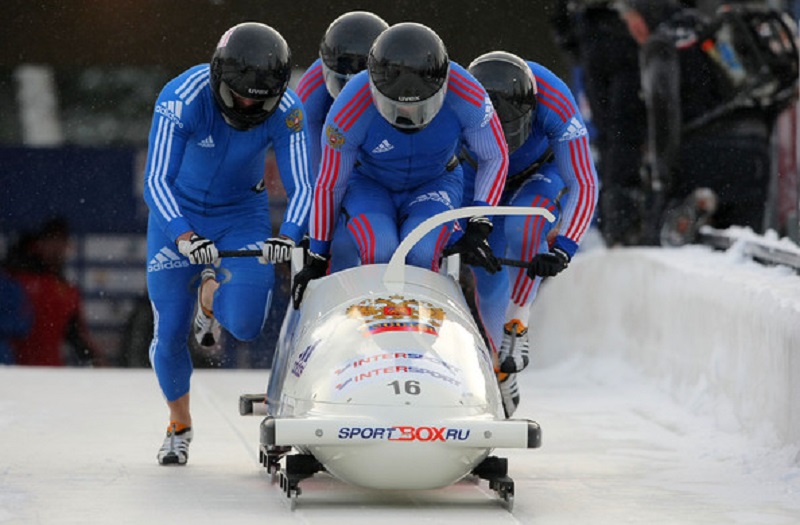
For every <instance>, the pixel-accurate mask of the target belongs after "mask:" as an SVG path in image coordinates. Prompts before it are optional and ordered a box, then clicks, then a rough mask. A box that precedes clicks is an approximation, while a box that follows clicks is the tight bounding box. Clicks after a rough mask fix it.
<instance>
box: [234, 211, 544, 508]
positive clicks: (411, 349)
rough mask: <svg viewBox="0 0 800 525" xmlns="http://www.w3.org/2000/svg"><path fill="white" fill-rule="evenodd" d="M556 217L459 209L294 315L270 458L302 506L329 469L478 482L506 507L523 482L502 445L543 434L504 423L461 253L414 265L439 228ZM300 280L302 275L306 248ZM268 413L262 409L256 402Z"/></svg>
mask: <svg viewBox="0 0 800 525" xmlns="http://www.w3.org/2000/svg"><path fill="white" fill-rule="evenodd" d="M486 213H489V214H493V215H500V214H502V215H511V214H525V215H544V216H545V217H546V218H547V219H548V220H551V221H552V220H553V217H552V215H551V214H550V213H549V212H548V211H547V210H545V209H541V208H518V207H494V208H490V209H488V210H487V208H460V209H456V210H451V211H448V212H444V213H441V214H439V215H437V216H435V217H432V218H430V219H428V220H427V221H425V222H423V223H422V224H420V225H419V226H418V227H417V228H416V229H415V230H414V231H412V232H411V233H410V234H409V235H408V236H407V237H406V239H404V240H403V242H402V243H401V244H400V245H399V246H398V248H397V250H396V251H395V253H394V254H393V256H392V258H391V260H390V261H389V263H387V264H372V265H363V266H358V267H355V268H351V269H347V270H343V271H340V272H336V273H332V274H329V275H327V276H325V277H323V278H320V279H316V280H313V281H311V282H310V283H309V285H308V288H307V289H306V292H305V296H304V299H303V301H302V304H301V306H300V308H299V309H297V310H295V309H294V308H293V307H292V306H291V305H290V306H289V308H288V311H287V314H286V316H285V318H284V322H283V325H282V327H281V332H280V336H279V339H278V344H277V348H276V351H275V355H274V360H273V364H272V367H271V369H270V374H269V380H268V383H267V388H266V393H257V394H243V395H242V396H241V397H240V400H239V411H240V413H241V414H242V415H250V414H259V413H260V414H265V417H264V419H263V420H262V422H261V424H260V443H259V461H260V462H261V464H262V465H263V466H264V467H265V468H266V469H267V470H268V472H269V473H270V475H271V476H272V479H273V481H275V480H276V478H277V479H278V480H279V481H280V487H281V489H282V490H283V491H284V492H285V494H286V496H287V497H288V498H290V500H291V507H292V508H293V509H294V508H295V505H296V502H297V497H298V496H299V495H300V494H301V489H300V486H299V485H300V482H301V481H302V480H304V479H306V478H309V477H311V476H313V475H314V474H316V473H318V472H323V471H324V472H327V473H329V474H330V475H332V476H333V477H335V478H338V479H339V480H341V481H343V482H345V483H348V484H351V485H355V486H359V487H365V488H370V489H378V490H381V489H392V490H398V489H399V490H405V489H408V490H420V489H437V488H442V487H446V486H448V485H451V484H453V483H456V482H458V481H459V480H461V479H462V478H465V477H467V476H470V475H472V476H475V477H476V478H477V480H478V481H480V480H481V479H484V480H487V481H488V482H489V486H490V489H491V490H493V491H495V493H496V494H497V495H498V497H499V498H500V499H501V501H502V502H503V503H504V504H505V505H506V507H507V508H509V509H511V508H512V506H513V501H514V482H513V480H512V479H511V478H510V477H509V476H508V464H507V460H506V458H502V457H498V456H495V455H492V453H493V451H494V450H495V449H499V448H537V447H539V446H540V444H541V429H540V427H539V425H538V424H537V423H536V422H534V421H530V420H527V419H506V418H505V416H504V411H503V406H502V400H501V396H500V391H499V387H498V383H497V379H496V375H495V372H494V362H493V356H492V353H491V351H490V349H489V348H488V347H487V345H486V343H485V342H484V338H483V336H482V335H481V332H480V329H479V328H478V326H477V324H476V322H475V320H474V318H473V315H472V313H471V311H470V308H469V305H468V303H467V301H466V299H465V297H464V295H463V292H462V290H461V288H460V285H459V279H458V266H459V264H458V256H457V255H455V256H451V257H448V258H445V259H444V261H443V264H442V268H441V270H440V271H439V272H438V273H437V272H433V271H430V270H427V269H424V268H418V267H414V266H409V265H406V264H405V258H406V255H407V254H408V251H409V250H410V249H411V247H412V246H413V245H414V244H415V243H416V242H417V241H419V239H421V238H422V237H423V236H424V235H425V234H426V233H427V232H428V231H431V230H432V229H433V228H435V227H436V226H438V225H440V224H444V223H446V222H448V221H452V220H454V219H458V218H461V217H469V216H472V215H476V214H486ZM297 252H300V253H299V254H298V253H295V254H294V257H293V261H292V270H293V272H292V274H293V275H294V274H295V273H296V272H297V271H299V269H300V268H301V267H302V252H301V251H300V250H299V249H298V250H297ZM259 403H265V404H266V406H265V407H263V410H256V408H254V405H256V404H259Z"/></svg>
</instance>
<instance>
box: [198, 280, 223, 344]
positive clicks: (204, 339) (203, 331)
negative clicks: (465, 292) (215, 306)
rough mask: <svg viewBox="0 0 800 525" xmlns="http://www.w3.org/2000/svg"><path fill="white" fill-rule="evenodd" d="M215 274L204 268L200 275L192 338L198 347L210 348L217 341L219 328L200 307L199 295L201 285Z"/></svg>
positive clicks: (208, 312)
mask: <svg viewBox="0 0 800 525" xmlns="http://www.w3.org/2000/svg"><path fill="white" fill-rule="evenodd" d="M216 277H217V274H216V272H214V270H213V269H212V268H206V269H205V270H203V273H201V274H200V286H198V287H197V311H196V312H195V314H194V338H195V339H196V340H197V343H198V344H199V345H200V346H204V347H206V348H208V347H212V346H214V345H215V344H217V341H219V333H220V327H219V323H218V322H217V320H216V319H215V318H214V314H213V313H212V312H210V311H208V310H206V309H205V308H203V306H202V302H201V301H200V293H201V292H202V291H203V285H204V284H205V282H206V281H208V280H209V279H216Z"/></svg>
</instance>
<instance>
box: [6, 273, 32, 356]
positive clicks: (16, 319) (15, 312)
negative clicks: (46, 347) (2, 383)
mask: <svg viewBox="0 0 800 525" xmlns="http://www.w3.org/2000/svg"><path fill="white" fill-rule="evenodd" d="M32 324H33V311H32V310H31V306H30V303H29V301H28V297H27V295H26V294H25V290H24V289H23V288H22V285H21V284H20V283H19V282H18V281H17V280H16V279H15V278H14V277H12V276H11V275H10V274H9V273H8V272H6V271H5V270H4V269H2V268H0V365H13V364H14V362H15V359H14V350H13V348H12V346H11V340H12V339H14V338H22V337H25V336H26V335H27V334H28V332H29V331H30V329H31V325H32Z"/></svg>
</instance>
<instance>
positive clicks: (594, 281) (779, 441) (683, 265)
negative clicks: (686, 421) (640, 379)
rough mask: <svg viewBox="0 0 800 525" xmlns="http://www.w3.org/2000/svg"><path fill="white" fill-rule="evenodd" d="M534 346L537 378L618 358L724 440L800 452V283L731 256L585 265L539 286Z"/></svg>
mask: <svg viewBox="0 0 800 525" xmlns="http://www.w3.org/2000/svg"><path fill="white" fill-rule="evenodd" d="M531 343H532V346H533V349H534V352H535V355H536V359H537V361H538V362H539V363H540V364H541V365H542V366H547V365H548V364H553V363H555V362H558V361H560V360H561V359H563V358H565V357H568V356H569V355H571V353H572V352H580V353H583V354H588V355H601V354H611V355H617V356H620V357H621V358H623V359H624V360H626V361H628V362H629V363H631V364H632V365H633V366H635V367H636V368H637V369H640V370H641V371H642V372H643V373H644V374H645V375H646V376H648V377H651V378H653V380H654V381H656V382H657V383H658V384H659V385H660V386H662V387H663V388H664V389H665V390H667V391H668V392H669V393H670V394H671V395H672V396H673V397H674V398H676V400H677V401H679V402H680V403H681V404H683V405H684V406H686V407H687V408H689V409H690V410H692V411H693V412H695V413H698V414H701V415H704V416H706V417H709V418H713V419H714V420H715V421H716V423H717V425H718V426H719V427H720V428H721V429H723V430H726V431H731V432H736V433H744V434H747V435H749V436H752V437H754V438H757V439H758V440H759V442H760V443H762V444H763V445H765V446H769V447H783V446H797V445H798V443H800V277H798V276H797V275H796V274H794V273H793V272H792V271H791V270H790V269H788V268H785V267H772V268H768V267H764V266H761V265H759V264H757V263H753V262H751V261H748V260H744V258H742V257H741V256H740V255H739V254H738V253H737V251H736V249H735V248H732V249H731V250H728V251H727V252H724V253H720V252H712V251H711V250H710V249H707V248H705V247H700V246H689V247H683V248H675V249H660V248H629V249H612V250H605V249H597V250H592V251H589V252H587V253H584V254H582V255H579V256H578V257H576V259H575V260H574V261H573V263H572V264H571V265H570V268H569V269H568V270H567V271H566V272H565V273H564V274H562V275H560V276H559V277H558V278H555V279H551V280H550V281H549V282H546V283H545V285H544V286H542V289H541V292H540V296H539V298H538V299H537V302H536V303H535V305H534V309H533V313H532V319H531Z"/></svg>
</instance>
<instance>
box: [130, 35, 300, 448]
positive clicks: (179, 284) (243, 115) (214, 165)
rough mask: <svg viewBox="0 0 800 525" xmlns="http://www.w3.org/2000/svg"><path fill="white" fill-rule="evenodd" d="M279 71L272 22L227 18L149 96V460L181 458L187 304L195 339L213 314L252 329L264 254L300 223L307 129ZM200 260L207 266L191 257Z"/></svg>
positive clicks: (289, 240)
mask: <svg viewBox="0 0 800 525" xmlns="http://www.w3.org/2000/svg"><path fill="white" fill-rule="evenodd" d="M290 73H291V64H290V52H289V48H288V46H287V44H286V42H285V41H284V39H283V38H282V37H281V35H280V34H279V33H278V32H276V31H275V30H274V29H272V28H270V27H268V26H266V25H263V24H258V23H244V24H239V25H237V26H234V27H232V28H231V29H229V30H228V31H227V32H226V33H225V34H224V35H223V36H222V38H221V39H220V41H219V43H218V44H217V49H216V51H215V53H214V56H213V58H212V61H211V64H202V65H198V66H195V67H192V68H190V69H189V70H187V71H186V72H184V73H183V74H181V75H179V76H178V77H176V78H175V79H173V80H172V81H170V82H169V83H168V84H167V85H166V86H165V87H164V89H163V90H162V92H161V94H160V95H159V97H158V100H157V101H156V105H155V115H154V117H153V124H152V128H151V131H150V139H149V151H148V158H147V166H146V172H145V191H144V197H145V200H146V202H147V205H148V207H149V209H150V216H149V220H148V231H147V259H148V261H149V263H148V265H147V288H148V292H149V296H150V300H151V301H152V305H153V312H154V315H155V334H154V337H153V342H152V343H151V346H150V361H151V363H152V365H153V369H154V370H155V372H156V375H157V377H158V382H159V385H160V386H161V390H162V392H163V394H164V396H165V397H166V401H167V406H168V407H169V413H170V426H169V428H168V430H167V437H166V439H165V440H164V444H163V446H162V447H161V449H160V450H159V453H158V460H159V463H161V464H184V463H186V460H187V457H188V446H189V442H190V441H191V438H192V430H191V424H192V421H191V415H190V410H189V382H190V377H191V374H192V361H191V357H190V354H189V349H188V347H187V341H186V339H187V333H188V331H189V328H190V325H191V321H192V310H193V308H195V302H197V314H196V315H195V323H194V324H195V337H196V338H197V340H198V342H199V343H200V344H202V345H206V346H208V345H213V344H214V343H215V337H216V335H217V334H218V326H217V325H216V324H217V322H219V323H220V324H221V325H222V326H224V327H225V329H226V330H227V331H228V332H229V333H230V334H231V335H233V337H235V338H237V339H240V340H252V339H254V338H255V337H256V336H258V335H259V334H260V332H261V329H262V325H263V324H264V321H265V320H266V316H267V312H268V311H269V304H270V299H271V293H272V286H273V282H274V267H273V263H277V262H283V261H286V260H288V259H289V256H290V251H291V248H292V246H294V243H295V242H297V241H299V240H300V239H301V238H302V236H303V235H304V234H305V232H306V230H307V225H308V214H309V210H310V206H311V200H310V199H311V184H310V181H309V172H308V167H309V159H308V151H307V142H308V134H307V131H306V129H305V125H304V119H303V106H302V103H301V102H300V100H299V98H298V97H297V95H296V94H295V93H293V92H292V91H291V90H289V89H287V86H288V83H289V76H290ZM270 147H272V148H273V149H274V151H275V155H276V159H277V164H278V169H279V171H280V175H281V179H282V181H283V185H284V187H285V189H286V192H287V194H288V197H289V203H288V206H287V210H286V214H285V216H284V220H283V223H282V225H281V227H280V234H279V235H278V236H277V237H272V226H271V222H270V214H269V209H268V200H267V194H266V192H265V185H264V182H263V178H264V169H265V159H266V153H267V149H268V148H270ZM265 239H266V240H265ZM257 247H261V248H262V253H263V257H262V258H261V259H262V260H261V261H259V260H257V259H255V258H232V259H225V260H220V258H219V250H243V249H253V248H257ZM260 262H263V263H267V264H260ZM211 264H214V265H215V267H216V270H214V269H213V268H211V267H205V269H203V268H204V266H198V265H211ZM200 270H203V271H202V276H201V272H200Z"/></svg>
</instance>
